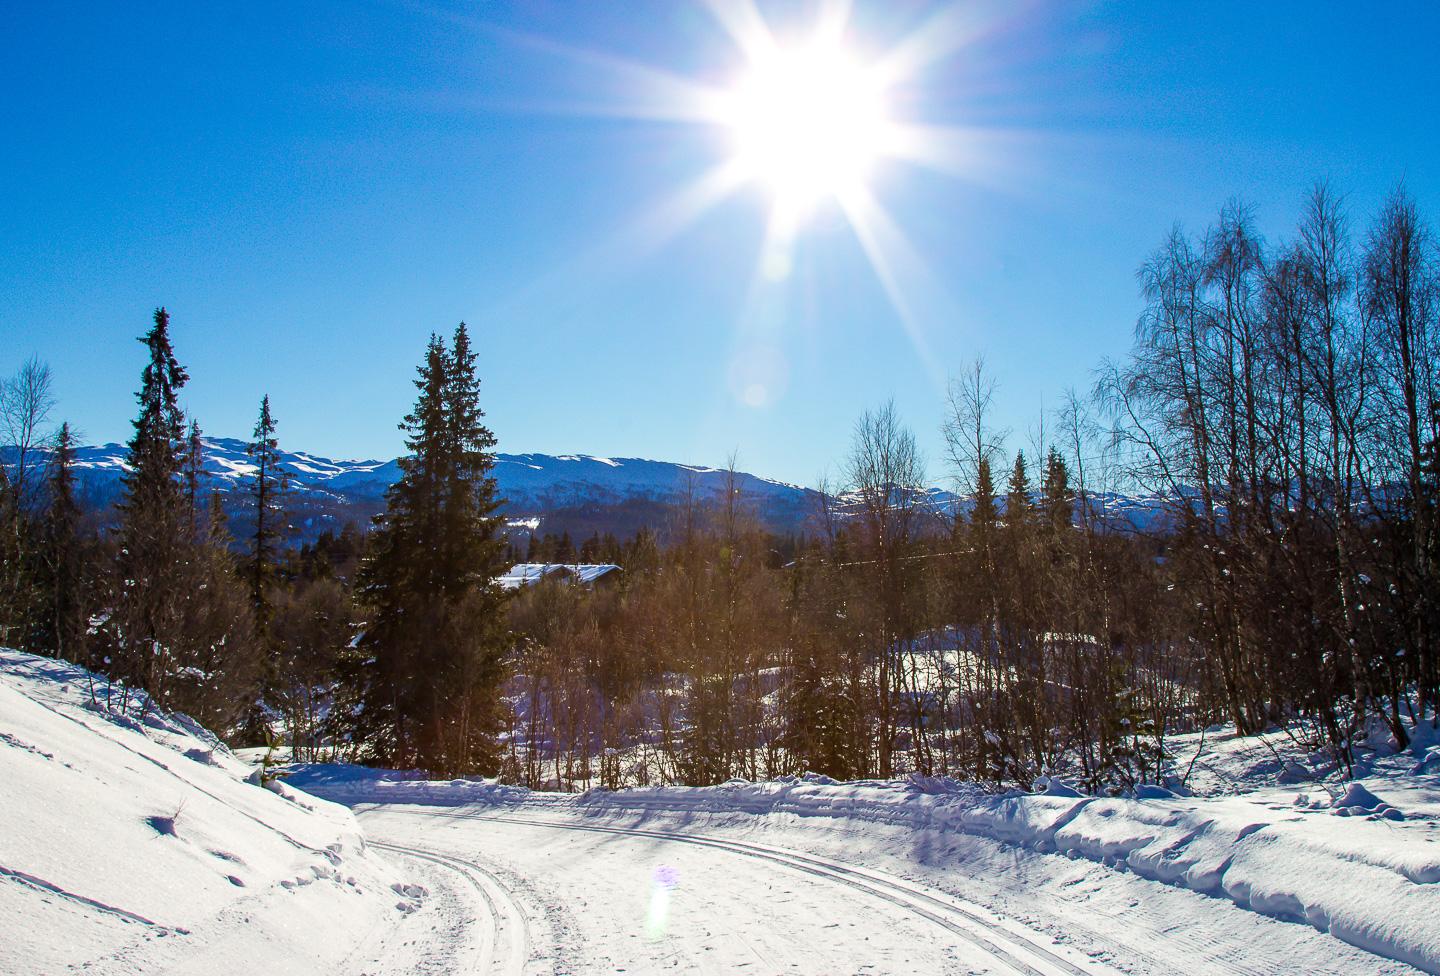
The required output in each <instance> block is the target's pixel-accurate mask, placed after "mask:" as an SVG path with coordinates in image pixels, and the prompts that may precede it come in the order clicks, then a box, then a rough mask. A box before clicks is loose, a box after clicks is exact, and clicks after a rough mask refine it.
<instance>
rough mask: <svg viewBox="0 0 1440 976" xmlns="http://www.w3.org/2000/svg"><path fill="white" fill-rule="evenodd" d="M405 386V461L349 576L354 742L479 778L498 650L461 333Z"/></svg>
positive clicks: (492, 556) (491, 752)
mask: <svg viewBox="0 0 1440 976" xmlns="http://www.w3.org/2000/svg"><path fill="white" fill-rule="evenodd" d="M415 385H416V388H417V389H418V391H419V396H418V398H417V399H416V403H415V408H414V410H413V411H411V413H410V414H409V415H408V416H406V418H405V420H404V421H403V422H402V424H401V425H400V426H401V429H402V430H403V431H405V434H406V439H405V445H406V448H407V451H408V454H407V455H406V456H405V457H403V458H402V459H401V461H400V480H399V481H397V482H396V483H395V484H394V485H393V486H391V488H390V490H389V492H388V493H387V495H386V511H385V513H384V514H383V515H382V516H380V517H379V518H378V519H377V521H376V531H375V533H374V534H373V537H372V543H371V550H370V553H369V555H368V557H367V559H366V562H365V564H364V566H363V567H362V570H361V578H360V593H361V596H362V598H363V599H364V600H365V601H366V602H367V603H368V604H369V605H370V608H371V619H372V623H371V625H370V627H369V628H368V629H367V630H366V633H365V636H364V638H363V644H364V646H365V647H366V648H367V649H368V650H369V651H370V652H371V654H370V657H369V661H370V662H371V663H370V664H369V665H368V666H367V669H366V670H367V673H366V674H365V675H364V678H365V688H364V690H363V706H364V707H363V708H362V709H361V710H360V715H361V727H360V728H359V729H358V731H359V733H360V734H361V736H362V738H363V739H365V740H366V741H367V743H368V745H369V748H370V758H372V759H374V760H377V761H381V762H388V763H391V764H395V765H401V766H408V765H420V766H423V767H425V768H427V769H429V770H431V771H432V772H435V773H438V774H448V775H455V774H461V773H473V772H488V771H493V770H494V769H495V768H496V759H497V756H496V752H495V748H494V732H495V730H496V728H497V720H498V688H499V680H500V676H501V661H502V654H503V652H504V650H505V648H506V645H507V642H508V634H507V632H506V629H505V622H504V614H503V602H504V593H503V591H501V590H500V589H499V587H498V586H497V585H496V584H495V582H494V579H495V577H496V576H498V575H499V574H500V573H501V572H503V570H504V565H503V560H504V541H503V540H502V539H501V538H500V536H499V533H498V529H499V526H500V521H501V520H500V518H499V516H498V515H496V514H495V513H496V510H497V509H498V507H499V504H500V502H499V500H498V499H497V498H496V494H495V480H494V477H493V476H492V473H491V472H492V469H493V466H494V455H493V454H491V453H490V450H491V448H492V447H493V446H494V444H495V438H494V435H493V434H492V433H491V432H490V431H489V429H488V428H486V427H485V426H484V424H483V422H482V417H483V416H484V414H483V412H482V411H481V410H480V406H479V380H478V379H477V378H476V376H475V354H474V353H473V352H472V351H471V348H470V340H469V335H468V333H467V331H466V329H465V327H464V326H463V325H461V326H460V328H458V329H457V330H456V332H455V340H454V345H453V347H452V348H451V349H449V350H447V349H446V348H445V344H444V343H443V342H442V341H441V339H440V338H439V337H438V336H435V335H432V336H431V337H430V344H429V346H428V348H427V349H426V354H425V361H424V363H422V365H421V366H420V368H419V377H418V378H417V379H416V381H415Z"/></svg>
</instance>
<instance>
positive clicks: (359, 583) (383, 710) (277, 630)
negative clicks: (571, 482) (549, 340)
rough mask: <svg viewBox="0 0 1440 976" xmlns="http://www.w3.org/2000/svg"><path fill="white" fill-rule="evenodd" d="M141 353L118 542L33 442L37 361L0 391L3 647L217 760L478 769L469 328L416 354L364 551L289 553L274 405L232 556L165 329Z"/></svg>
mask: <svg viewBox="0 0 1440 976" xmlns="http://www.w3.org/2000/svg"><path fill="white" fill-rule="evenodd" d="M141 342H142V343H143V344H144V346H145V349H146V359H147V361H146V365H145V367H144V370H143V372H142V375H141V384H140V389H139V391H138V393H137V395H136V398H137V401H138V403H139V410H138V414H137V416H136V418H135V420H134V423H133V429H134V431H133V434H132V436H131V438H130V440H129V442H128V444H127V457H126V462H127V471H126V474H125V477H124V481H123V490H122V495H121V499H120V501H119V502H118V504H117V510H118V511H117V514H118V518H117V519H115V520H114V521H115V525H114V526H113V528H112V527H108V526H107V525H106V522H108V521H109V520H105V522H102V520H101V519H99V518H98V514H99V513H94V512H91V513H86V512H84V511H82V509H81V507H80V505H79V504H78V502H77V499H76V495H75V483H76V479H75V471H74V468H73V464H74V442H75V438H74V435H73V433H72V432H71V430H70V427H69V425H68V424H61V425H60V427H59V429H58V431H57V432H56V433H55V434H54V435H53V436H52V435H50V434H48V432H47V425H48V423H49V418H50V414H51V413H52V412H53V409H54V397H53V395H52V393H51V377H50V372H49V370H48V368H47V367H45V366H44V365H42V364H40V363H38V362H36V361H34V360H31V361H29V362H28V363H27V364H26V365H25V366H24V367H23V368H22V369H21V370H20V371H19V372H18V373H17V374H16V375H15V376H14V377H12V378H11V379H9V380H7V381H6V382H5V384H4V386H3V388H0V408H3V409H0V420H3V422H4V424H5V434H6V438H5V443H6V447H7V453H6V455H5V458H4V461H5V463H4V464H3V465H0V528H3V536H0V567H3V569H0V644H4V645H8V646H14V647H19V648H21V649H24V650H29V651H34V652H38V653H44V654H54V655H58V656H61V657H65V658H67V659H70V660H73V661H77V662H79V663H83V664H85V665H87V666H89V667H90V668H92V669H93V670H95V671H97V672H100V673H102V674H105V675H107V676H109V677H110V678H112V679H114V684H113V685H112V686H111V688H112V689H113V690H111V691H109V692H107V694H108V698H107V700H106V701H105V702H104V703H103V705H104V707H107V708H115V709H123V710H131V709H138V710H140V711H141V712H143V711H144V710H145V709H147V708H150V707H152V706H155V705H158V706H162V707H166V708H171V709H177V710H180V711H183V712H186V713H188V714H190V715H192V716H193V717H195V718H196V719H198V720H199V721H201V722H203V723H204V724H205V725H207V726H208V727H210V728H211V729H213V730H215V731H216V732H217V733H219V734H220V735H222V736H223V737H225V738H227V739H228V740H230V741H231V742H235V743H239V744H246V745H256V744H269V745H277V744H280V743H282V742H283V743H284V744H286V745H288V746H290V747H291V748H292V749H293V751H294V754H295V755H296V756H297V757H298V758H312V759H313V758H319V757H320V756H321V755H324V756H327V757H329V756H337V755H338V756H343V757H346V758H351V759H356V760H361V761H369V762H382V763H388V764H392V765H401V766H414V765H418V766H425V767H427V768H430V769H432V770H434V771H436V772H438V773H462V772H465V773H468V772H477V771H486V770H493V769H494V768H495V766H496V765H497V763H498V758H497V756H496V749H495V735H496V731H497V729H498V727H499V725H500V724H501V716H500V714H499V711H498V708H497V701H498V699H497V688H498V684H499V680H500V676H501V672H502V667H503V656H504V652H505V649H506V647H507V641H508V635H507V633H506V631H505V621H504V615H503V612H502V610H501V593H500V591H499V589H498V588H497V587H496V585H495V583H494V579H495V577H496V576H497V575H499V573H500V572H501V570H502V569H503V567H504V565H505V563H504V558H505V552H504V543H503V541H502V540H501V539H500V537H499V535H498V533H497V528H498V525H499V522H500V519H499V517H498V516H497V515H496V514H495V510H496V508H497V506H498V501H497V499H496V498H495V483H494V479H493V478H491V477H490V469H491V467H492V466H493V463H494V458H493V454H492V453H491V449H492V448H493V446H494V443H495V441H494V437H493V435H492V434H491V433H490V431H489V430H488V429H487V428H486V427H485V425H484V423H483V417H484V414H483V411H481V409H480V405H479V380H478V379H477V378H476V375H475V358H476V356H475V353H474V351H473V349H472V348H471V344H470V337H469V333H468V331H467V329H466V327H465V325H464V324H463V323H462V324H461V325H460V327H459V328H458V329H457V330H456V331H455V333H454V336H453V339H452V341H451V343H450V344H449V345H447V344H446V343H445V342H443V341H442V340H441V339H439V338H438V337H436V336H433V335H432V336H431V340H430V344H429V347H428V349H427V351H426V356H425V359H424V361H423V362H422V364H421V366H420V369H419V379H418V380H417V381H416V386H417V387H418V389H419V394H418V397H417V400H416V405H415V409H414V410H413V411H412V412H411V414H409V415H408V416H406V417H405V419H404V421H403V422H402V423H401V425H400V427H401V429H402V430H403V431H404V432H405V434H406V441H405V443H406V447H407V449H408V450H409V452H410V453H409V455H407V456H406V457H405V458H403V459H402V460H401V463H400V467H401V478H400V480H399V481H398V482H397V483H396V484H395V485H393V486H392V487H391V488H390V490H389V492H388V494H387V498H386V503H387V507H386V512H385V513H384V514H383V515H382V516H380V517H379V518H377V519H376V521H375V524H374V525H373V526H371V527H370V531H369V532H368V533H367V534H365V535H361V534H360V533H358V532H356V531H355V530H354V529H353V527H352V528H347V529H346V530H345V531H343V532H341V534H340V535H339V536H335V535H333V534H330V533H326V534H324V535H322V536H321V538H320V540H319V542H318V543H317V544H316V545H314V546H304V547H302V548H300V549H299V550H296V549H294V548H293V547H291V546H290V544H289V541H288V540H289V536H290V531H289V525H288V523H287V520H286V514H285V507H286V505H285V502H286V492H287V478H286V474H285V472H284V470H283V469H282V467H281V465H280V462H279V453H278V440H277V437H276V431H277V423H276V420H275V417H274V415H273V414H272V412H271V406H270V400H269V397H268V396H265V397H262V399H261V401H260V410H259V417H258V419H257V422H256V425H255V429H254V433H253V437H252V441H251V444H250V447H249V452H248V453H249V456H250V461H251V465H252V470H251V473H250V476H249V479H248V482H249V488H248V491H249V495H250V497H249V511H248V513H247V514H248V515H249V518H248V519H247V524H248V526H249V528H248V531H247V534H246V535H245V537H244V538H239V539H237V538H233V537H232V536H231V535H230V532H229V529H228V526H227V524H226V517H225V514H224V509H223V508H222V506H221V504H220V499H219V496H218V495H217V494H213V493H212V494H210V495H209V496H206V495H205V493H204V491H203V489H202V477H201V475H202V470H203V468H202V465H203V458H202V453H201V452H202V441H201V430H200V426H199V424H198V423H197V422H196V420H195V419H194V418H193V417H187V416H186V415H185V413H184V411H183V410H182V409H181V407H180V391H181V390H182V389H183V387H184V386H185V384H186V383H187V382H188V381H189V375H188V374H187V372H186V370H185V369H184V367H183V366H181V365H180V362H179V361H178V359H177V358H176V355H175V352H174V349H173V346H172V344H171V338H170V318H169V315H168V314H167V312H166V311H165V309H163V308H162V309H158V310H157V311H156V312H155V317H154V324H153V326H152V327H151V329H150V330H149V331H148V332H147V333H146V334H145V336H144V337H142V339H141ZM97 704H99V703H97Z"/></svg>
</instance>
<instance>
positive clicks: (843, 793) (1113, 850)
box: [290, 766, 1440, 973]
mask: <svg viewBox="0 0 1440 976" xmlns="http://www.w3.org/2000/svg"><path fill="white" fill-rule="evenodd" d="M290 782H291V783H292V784H296V785H299V786H301V787H302V788H304V789H306V790H310V791H313V792H315V793H318V794H321V795H324V796H327V797H329V798H331V799H335V800H337V801H340V802H344V803H348V804H352V805H353V804H364V803H392V804H424V805H438V806H467V805H475V806H482V807H491V808H496V807H499V808H506V807H510V808H517V807H521V806H524V807H526V808H527V809H528V810H530V811H534V810H536V809H540V810H548V811H550V812H552V813H554V814H557V815H561V814H563V815H569V816H595V817H609V818H626V819H629V820H631V821H633V820H635V819H637V818H638V819H646V820H654V819H662V820H671V821H678V822H683V823H685V824H688V825H691V826H694V825H696V824H702V823H703V824H705V825H707V826H711V827H716V826H727V825H728V826H735V825H736V824H737V821H738V820H740V819H743V818H750V819H752V820H755V819H760V820H764V821H772V822H777V823H779V824H790V825H794V824H795V823H797V822H798V821H800V820H801V819H802V818H803V819H804V821H806V827H807V829H816V828H819V829H824V828H825V826H826V825H827V824H830V825H834V826H836V827H840V826H842V825H848V826H849V827H853V826H854V825H856V824H859V825H867V824H876V825H885V826H888V827H895V828H902V829H904V830H906V831H909V832H913V833H914V834H915V835H916V837H917V838H923V837H925V836H933V837H936V838H937V839H939V838H943V837H944V836H946V835H950V836H953V835H956V834H966V835H970V836H979V837H983V838H987V839H989V840H993V841H998V842H1000V843H1003V844H1006V845H1013V846H1017V847H1021V848H1024V849H1025V850H1026V851H1027V852H1028V853H1029V856H1035V857H1044V856H1051V857H1066V858H1071V859H1083V860H1088V861H1092V862H1095V863H1097V864H1101V865H1104V866H1105V867H1106V868H1109V869H1112V870H1114V871H1118V872H1126V873H1130V874H1133V875H1135V876H1138V877H1139V878H1142V879H1148V881H1150V882H1154V883H1161V884H1165V885H1170V886H1175V887H1179V888H1184V889H1188V890H1190V891H1193V892H1196V893H1198V894H1200V895H1205V896H1213V897H1216V898H1224V899H1228V900H1229V901H1231V902H1233V903H1234V904H1235V905H1237V906H1239V907H1240V908H1243V909H1248V910H1250V911H1254V912H1259V913H1263V914H1265V915H1268V916H1271V917H1273V918H1278V919H1282V920H1286V921H1290V922H1296V923H1301V924H1305V925H1310V926H1313V927H1314V928H1316V929H1318V930H1320V931H1322V932H1328V933H1330V934H1331V935H1333V936H1335V937H1336V938H1339V939H1342V940H1344V941H1345V942H1347V943H1350V944H1351V945H1354V946H1356V947H1359V948H1361V949H1364V950H1366V951H1369V952H1372V953H1375V954H1377V955H1380V956H1384V957H1386V958H1389V959H1394V960H1397V961H1400V962H1405V963H1409V964H1411V965H1413V966H1416V967H1418V968H1420V969H1423V970H1425V971H1427V972H1432V973H1440V886H1437V882H1440V842H1437V840H1440V838H1437V836H1436V833H1437V832H1436V824H1437V821H1436V819H1435V818H1434V816H1433V814H1431V813H1428V812H1420V813H1412V814H1411V815H1410V816H1409V817H1408V819H1403V820H1396V819H1394V817H1395V814H1394V813H1392V812H1391V811H1395V810H1396V808H1395V807H1393V806H1391V805H1390V804H1388V803H1386V802H1385V801H1384V800H1382V799H1380V798H1379V797H1378V796H1376V795H1375V794H1374V793H1373V792H1370V791H1368V790H1364V789H1363V788H1362V789H1361V790H1358V791H1357V790H1351V791H1349V792H1348V793H1347V794H1346V795H1345V796H1342V797H1338V798H1336V799H1335V800H1334V801H1333V802H1327V801H1326V800H1319V799H1315V798H1313V797H1311V796H1309V795H1307V794H1304V793H1302V794H1299V795H1297V794H1296V793H1295V791H1294V790H1293V789H1292V790H1291V791H1290V792H1289V793H1288V795H1286V796H1284V797H1280V796H1276V795H1263V794H1257V795H1255V796H1251V797H1221V798H1212V799H1200V798H1185V797H1178V796H1174V795H1173V794H1171V793H1169V791H1166V790H1162V789H1158V788H1150V789H1146V790H1142V791H1140V792H1141V794H1142V795H1141V796H1139V797H1132V798H1108V797H1106V798H1100V797H1087V796H1081V795H1079V794H1078V793H1077V792H1076V791H1075V790H1073V789H1070V788H1068V787H1066V786H1065V785H1064V784H1061V783H1059V782H1055V781H1048V782H1041V783H1040V784H1037V786H1039V787H1041V790H1042V791H1041V792H1037V793H1032V794H1021V793H1012V794H1009V795H1003V796H995V795H992V794H988V793H986V792H984V791H982V790H981V789H979V788H978V787H976V786H973V785H969V784H962V783H957V782H954V781H950V780H941V779H930V778H919V777H915V778H912V779H909V780H904V781H894V782H880V781H871V782H853V783H840V782H836V781H833V780H830V779H828V778H826V777H821V776H807V777H801V778H786V779H781V780H776V781H772V782H764V783H750V782H743V781H738V780H737V781H732V782H730V783H727V784H725V785H722V786H715V787H707V788H679V787H664V788H646V789H631V790H624V791H621V792H617V793H606V792H601V791H592V792H590V793H586V794H581V795H560V794H545V793H532V792H530V791H527V790H525V789H522V788H519V787H513V786H504V785H500V784H496V783H493V782H488V781H473V780H453V781H449V782H431V781H425V780H423V779H422V778H420V776H419V774H416V773H387V772H380V771H375V770H368V769H362V768H359V767H344V766H302V767H296V768H295V772H294V774H293V776H292V778H291V780H290ZM1429 785H1430V786H1431V787H1434V788H1435V789H1431V790H1429V791H1425V792H1427V793H1428V794H1429V795H1434V794H1435V793H1437V792H1440V784H1436V783H1433V782H1432V783H1430V784H1429ZM1413 788H1414V786H1413V784H1412V790H1413ZM1375 790H1377V791H1378V790H1379V787H1378V786H1377V787H1375ZM1322 795H1323V794H1322ZM1356 801H1359V802H1358V803H1357V802H1356ZM1367 803H1368V804H1370V806H1369V807H1368V808H1367V806H1365V804H1367ZM1337 814H1339V815H1338V816H1337ZM1402 816H1403V815H1402ZM922 843H923V841H922V840H920V839H917V840H916V846H917V847H919V846H921V844H922ZM931 846H934V847H943V846H944V845H943V844H942V843H937V844H935V845H931Z"/></svg>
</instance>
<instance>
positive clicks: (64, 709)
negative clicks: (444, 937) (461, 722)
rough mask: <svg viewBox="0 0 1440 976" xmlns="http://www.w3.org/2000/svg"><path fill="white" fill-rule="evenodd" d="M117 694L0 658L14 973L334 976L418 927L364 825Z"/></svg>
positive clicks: (82, 676)
mask: <svg viewBox="0 0 1440 976" xmlns="http://www.w3.org/2000/svg"><path fill="white" fill-rule="evenodd" d="M110 691H111V689H110V688H109V687H108V686H107V685H106V684H105V683H104V682H103V681H101V680H100V679H98V678H95V677H94V676H92V675H89V674H87V673H86V672H84V671H82V670H80V669H78V668H76V667H73V666H71V665H68V664H65V663H63V662H58V661H54V660H50V659H47V658H39V657H33V656H31V655H27V654H21V653H19V652H15V651H8V650H0V825H3V826H0V919H3V923H0V933H3V934H0V973H6V974H9V973H14V974H20V973H26V974H45V973H61V972H71V971H74V970H80V969H84V970H85V971H87V972H95V973H102V974H110V973H126V974H128V973H177V974H178V973H206V974H215V973H237V974H239V973H257V972H264V973H296V974H300V973H316V972H329V971H336V970H342V969H345V968H348V967H347V966H346V959H347V957H349V956H350V955H351V954H352V953H354V952H355V951H356V950H357V947H359V946H361V945H363V944H365V942H366V939H367V937H368V936H369V934H370V933H371V932H372V931H376V930H384V929H386V928H388V927H390V926H393V925H394V924H396V920H397V919H398V918H400V917H401V916H402V915H403V914H404V913H403V912H399V911H397V910H396V905H397V894H396V890H395V889H392V887H391V886H392V885H395V884H400V885H401V889H400V890H401V891H402V893H403V891H404V884H405V882H404V881H403V880H402V879H401V878H400V877H399V876H398V875H396V874H395V872H394V870H393V869H392V868H391V867H390V866H389V865H387V864H386V863H384V862H382V861H380V860H378V859H377V858H375V856H374V855H372V854H370V853H368V852H367V850H366V846H365V842H364V840H363V838H362V836H361V833H360V830H359V828H358V827H357V825H356V823H355V820H354V818H353V816H352V815H351V814H350V811H348V810H346V809H344V808H343V807H340V806H336V805H335V804H332V803H329V802H326V801H324V800H318V799H316V798H314V797H311V796H307V795H305V794H302V793H298V792H296V791H294V790H291V789H288V788H286V787H284V786H282V785H280V784H275V788H274V790H272V789H266V788H262V787H260V786H258V785H254V784H252V783H249V782H246V777H247V776H249V775H250V773H251V769H250V767H248V766H246V765H245V764H243V763H241V762H240V761H239V760H237V759H236V758H235V757H234V756H232V755H231V754H230V753H229V752H228V750H226V748H225V747H224V746H223V745H221V744H219V743H218V742H217V741H216V740H215V739H214V737H213V736H211V735H210V734H209V733H207V732H206V731H204V730H203V729H201V728H199V727H198V726H196V725H195V724H194V723H193V722H191V721H190V720H188V719H186V718H185V717H183V716H178V715H169V714H165V713H163V712H160V711H157V710H155V709H153V708H152V709H146V710H142V709H141V707H140V705H139V702H138V701H136V700H135V699H131V701H130V702H129V703H128V704H127V706H126V707H124V708H122V707H121V703H120V699H119V696H118V694H116V695H110V696H109V699H108V703H107V694H108V693H109V692H110ZM400 900H401V901H402V902H403V901H404V899H403V898H401V899H400ZM322 936H323V937H322Z"/></svg>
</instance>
